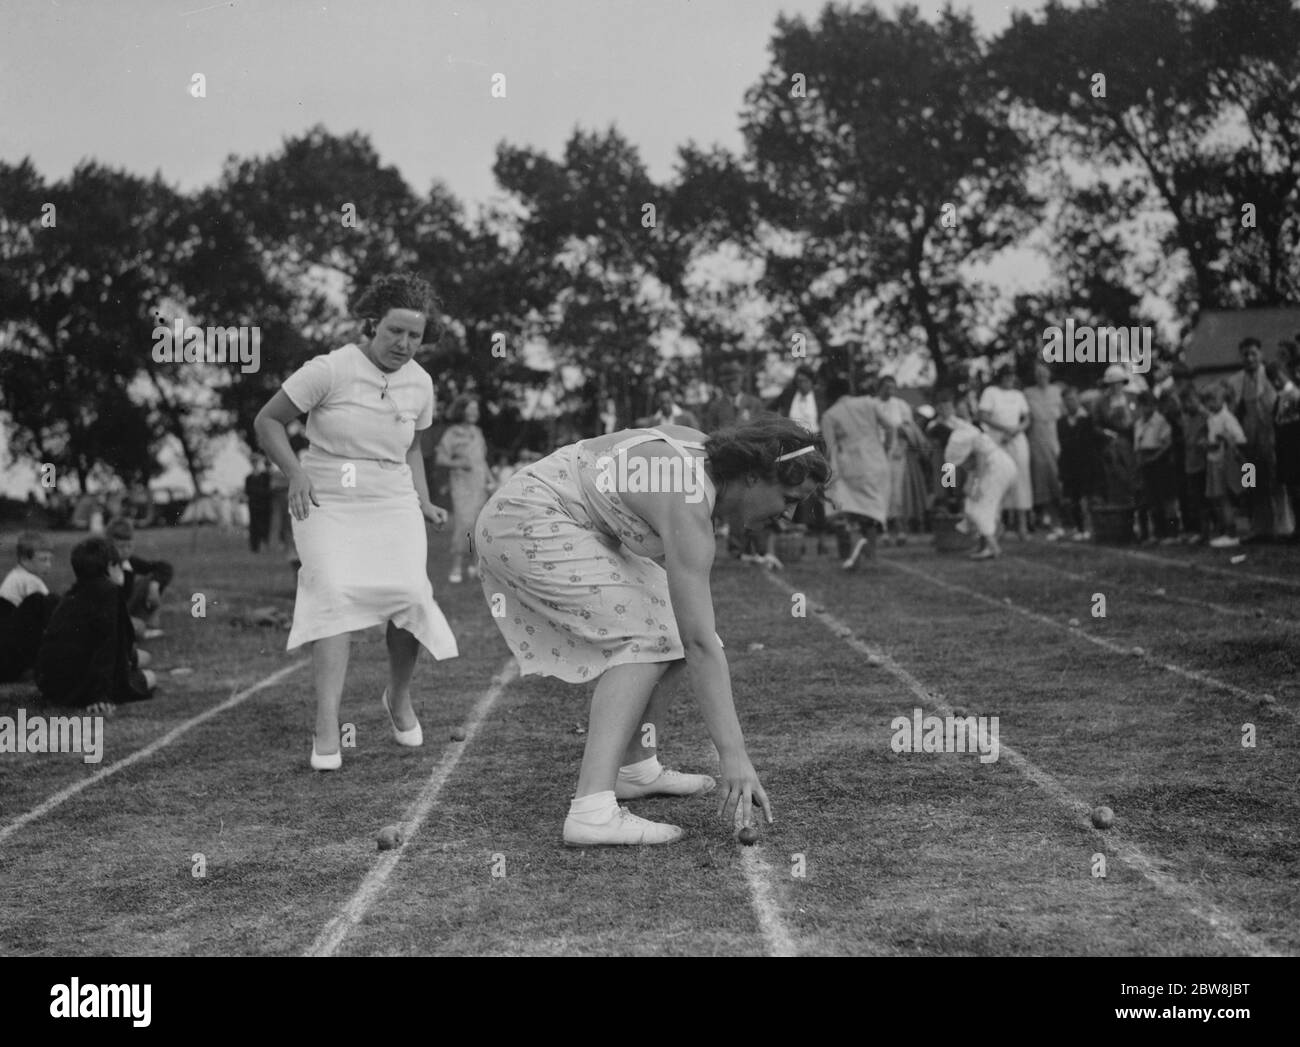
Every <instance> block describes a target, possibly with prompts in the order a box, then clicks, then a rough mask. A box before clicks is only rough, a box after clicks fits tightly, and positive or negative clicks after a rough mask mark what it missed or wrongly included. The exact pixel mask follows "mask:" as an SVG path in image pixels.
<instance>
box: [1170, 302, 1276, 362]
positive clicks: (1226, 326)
mask: <svg viewBox="0 0 1300 1047" xmlns="http://www.w3.org/2000/svg"><path fill="white" fill-rule="evenodd" d="M1251 336H1254V337H1255V338H1258V339H1259V340H1260V343H1261V344H1262V345H1263V347H1264V360H1265V362H1267V361H1269V360H1275V359H1277V358H1278V357H1279V356H1281V355H1282V353H1281V350H1280V349H1279V348H1278V343H1279V342H1281V341H1293V342H1294V341H1300V307H1296V306H1292V307H1289V308H1278V309H1207V310H1205V311H1204V312H1202V313H1201V315H1200V318H1199V319H1198V320H1197V321H1196V327H1195V328H1194V329H1193V331H1192V333H1191V334H1190V335H1189V336H1188V338H1187V344H1186V345H1185V346H1184V348H1183V359H1184V360H1185V361H1186V363H1187V366H1188V367H1190V368H1191V369H1192V373H1193V374H1194V375H1197V376H1200V375H1218V374H1227V373H1230V372H1232V371H1236V370H1239V369H1240V368H1241V355H1240V353H1238V352H1237V346H1238V345H1239V344H1240V343H1241V340H1242V339H1243V338H1249V337H1251Z"/></svg>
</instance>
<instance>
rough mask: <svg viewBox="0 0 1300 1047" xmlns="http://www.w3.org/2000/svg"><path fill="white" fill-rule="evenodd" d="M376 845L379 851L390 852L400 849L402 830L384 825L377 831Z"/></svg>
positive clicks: (394, 826)
mask: <svg viewBox="0 0 1300 1047" xmlns="http://www.w3.org/2000/svg"><path fill="white" fill-rule="evenodd" d="M376 843H377V844H378V845H379V850H381V851H391V850H392V849H393V848H394V847H401V846H402V830H401V829H399V828H398V827H397V826H396V825H386V826H384V828H382V829H380V830H379V839H378V840H377V841H376Z"/></svg>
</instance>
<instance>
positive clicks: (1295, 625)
mask: <svg viewBox="0 0 1300 1047" xmlns="http://www.w3.org/2000/svg"><path fill="white" fill-rule="evenodd" d="M1007 555H1008V556H1009V557H1011V558H1013V559H1014V560H1016V562H1017V563H1027V564H1029V565H1030V566H1031V567H1037V568H1038V569H1040V570H1043V571H1047V572H1049V573H1051V574H1058V575H1060V576H1061V577H1062V578H1069V579H1070V581H1072V582H1083V583H1085V584H1087V585H1122V584H1124V583H1122V582H1110V581H1107V580H1106V579H1104V578H1098V577H1096V576H1095V575H1088V574H1079V573H1078V572H1077V571H1067V570H1066V569H1065V568H1063V567H1057V566H1056V565H1055V564H1050V563H1046V562H1044V561H1043V560H1035V559H1032V558H1031V557H1028V556H1023V555H1021V554H1020V553H1008V554H1007ZM1138 591H1139V592H1140V593H1141V594H1142V595H1143V596H1150V597H1153V598H1155V599H1157V600H1168V601H1169V602H1170V603H1177V604H1182V605H1184V606H1185V607H1203V608H1205V609H1206V610H1207V611H1213V612H1214V613H1215V614H1222V615H1226V616H1228V617H1230V618H1249V619H1251V620H1252V621H1259V622H1273V623H1275V624H1277V625H1281V626H1284V627H1285V628H1287V629H1300V620H1297V619H1292V618H1277V617H1268V616H1261V615H1258V614H1256V613H1255V612H1254V611H1244V610H1242V609H1241V608H1240V607H1227V606H1225V605H1224V604H1221V603H1209V602H1208V601H1206V600H1198V599H1196V598H1195V597H1192V596H1173V595H1172V594H1170V593H1167V592H1165V591H1164V590H1163V589H1140V590H1138Z"/></svg>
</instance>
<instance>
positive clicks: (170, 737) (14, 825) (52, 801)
mask: <svg viewBox="0 0 1300 1047" xmlns="http://www.w3.org/2000/svg"><path fill="white" fill-rule="evenodd" d="M309 660H310V659H307V658H303V659H301V660H300V661H296V662H294V663H293V664H292V665H286V666H285V667H284V668H283V669H277V670H276V671H275V672H273V673H272V674H271V675H270V676H268V677H267V678H266V679H264V680H259V681H258V682H257V683H255V684H253V686H252V687H249V688H248V689H247V690H245V691H239V692H237V693H235V694H232V695H231V696H230V697H229V698H227V699H226V700H225V701H224V702H222V703H221V704H220V705H214V706H213V707H212V708H211V709H207V710H205V711H204V712H201V713H199V715H198V716H193V717H191V718H190V719H188V720H186V721H185V722H184V723H182V724H180V725H179V726H177V727H173V728H172V729H171V730H170V731H168V732H167V733H166V734H164V735H163V736H162V737H161V738H157V739H155V740H154V741H152V742H150V743H149V744H148V745H146V746H145V747H144V748H143V749H137V750H136V751H135V752H133V753H131V755H129V756H124V757H123V758H122V759H120V760H118V761H117V762H116V763H112V764H109V765H108V766H107V767H105V768H103V769H102V770H99V771H96V772H95V773H94V774H92V775H91V776H90V777H89V778H82V779H81V780H80V781H76V782H73V783H72V784H71V785H69V786H68V787H67V788H65V789H61V790H59V791H58V792H57V793H55V794H54V795H53V796H51V797H50V798H49V799H48V800H46V801H45V802H44V803H42V804H40V805H39V806H37V807H33V808H32V809H31V810H30V811H28V812H27V813H25V814H21V815H19V816H18V817H17V818H15V819H14V820H13V821H12V822H10V823H9V824H8V825H6V826H4V828H0V843H4V842H5V840H7V839H9V837H10V836H12V835H13V834H14V833H16V832H17V831H18V830H19V829H21V828H22V827H23V826H24V825H28V824H30V823H31V822H34V821H35V820H36V819H37V818H40V817H42V816H44V815H46V814H49V813H50V811H52V810H54V809H55V808H56V807H58V806H59V805H60V804H62V803H65V802H66V801H68V800H70V799H72V797H74V796H76V795H77V793H79V792H81V790H82V789H88V788H90V786H92V785H95V784H96V783H98V782H102V781H103V780H104V779H105V778H108V777H111V776H112V775H114V774H117V772H118V771H123V770H126V768H128V767H130V766H131V765H132V764H133V763H139V762H140V761H141V760H145V759H148V758H149V757H150V756H152V755H153V754H154V753H156V752H157V751H158V750H159V749H162V748H164V747H166V746H168V745H171V743H172V742H174V741H176V739H177V738H179V737H180V736H181V735H183V734H185V733H187V732H188V731H190V730H192V729H193V728H195V727H197V726H198V725H199V724H201V723H206V722H207V721H208V720H211V719H212V718H213V717H214V716H219V715H221V714H222V713H224V712H226V711H227V710H228V709H233V708H234V707H235V706H237V705H239V704H240V703H241V702H244V701H246V700H247V699H248V698H250V697H252V696H253V695H254V694H256V693H257V692H258V691H260V690H262V689H263V688H266V687H270V686H271V685H272V684H275V683H279V682H280V680H282V679H284V677H286V676H288V675H289V674H290V673H294V672H297V671H298V670H299V669H301V668H302V667H303V666H304V665H306V664H307V663H308V661H309Z"/></svg>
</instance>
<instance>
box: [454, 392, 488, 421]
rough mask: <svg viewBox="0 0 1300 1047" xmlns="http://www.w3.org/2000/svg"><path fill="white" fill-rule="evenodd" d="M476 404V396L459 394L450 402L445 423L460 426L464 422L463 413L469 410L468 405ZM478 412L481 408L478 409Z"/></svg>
mask: <svg viewBox="0 0 1300 1047" xmlns="http://www.w3.org/2000/svg"><path fill="white" fill-rule="evenodd" d="M476 403H478V397H477V396H471V395H470V394H469V393H461V394H460V395H459V396H457V397H456V399H454V400H453V401H452V402H451V406H450V407H448V408H447V421H448V422H450V423H451V424H452V425H460V424H461V423H462V422H463V421H465V412H466V411H467V410H468V409H469V405H470V404H476ZM479 410H480V412H481V411H482V407H480V408H479Z"/></svg>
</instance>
